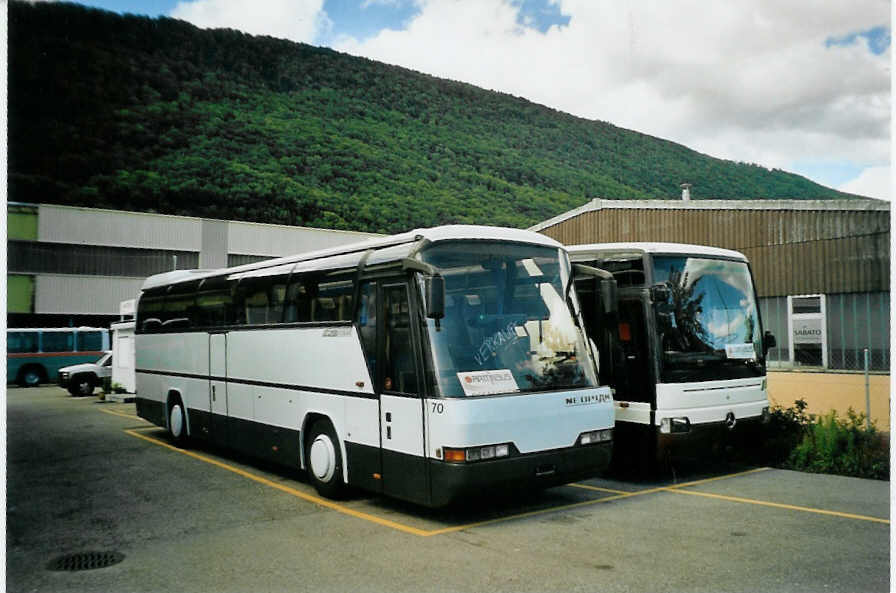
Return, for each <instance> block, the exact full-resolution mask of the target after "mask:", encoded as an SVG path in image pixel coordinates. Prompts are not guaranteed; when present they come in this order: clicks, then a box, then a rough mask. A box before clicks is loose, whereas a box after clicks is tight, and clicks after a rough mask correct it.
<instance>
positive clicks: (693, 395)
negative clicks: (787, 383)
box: [567, 243, 775, 471]
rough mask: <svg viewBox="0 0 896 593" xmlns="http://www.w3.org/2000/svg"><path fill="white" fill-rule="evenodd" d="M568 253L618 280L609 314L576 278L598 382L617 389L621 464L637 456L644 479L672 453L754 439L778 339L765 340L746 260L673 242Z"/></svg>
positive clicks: (597, 246)
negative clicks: (768, 361)
mask: <svg viewBox="0 0 896 593" xmlns="http://www.w3.org/2000/svg"><path fill="white" fill-rule="evenodd" d="M567 249H568V251H569V254H570V259H571V260H572V261H573V262H580V263H581V264H587V265H589V266H594V267H596V268H600V269H602V270H605V271H607V272H609V273H610V274H612V275H613V277H614V278H615V280H616V282H617V287H618V308H617V309H618V312H617V313H614V314H612V315H607V314H605V313H604V312H602V311H600V310H599V308H598V309H594V308H592V307H591V305H592V304H593V303H595V301H592V300H591V299H590V298H589V295H590V294H591V291H592V290H593V288H592V283H591V281H590V280H588V279H584V278H583V279H577V280H576V289H577V292H578V295H579V300H580V302H582V306H583V309H584V310H583V315H584V318H585V326H586V328H587V329H588V330H589V333H590V334H592V337H593V338H594V339H595V340H596V341H598V342H599V343H600V346H599V350H600V357H599V358H600V360H599V363H600V369H599V375H600V379H601V381H602V382H606V383H609V384H610V385H611V386H612V387H613V388H614V390H615V400H616V401H615V407H616V423H617V424H616V451H617V453H618V454H622V455H619V456H620V457H622V458H623V459H625V457H626V456H625V454H626V453H631V454H635V455H637V457H638V462H639V463H638V465H639V466H640V467H641V469H642V470H647V471H650V470H652V469H655V468H656V464H657V463H659V462H664V461H666V460H667V459H668V458H669V457H671V456H674V455H679V454H681V455H693V454H697V455H699V454H701V453H703V452H707V451H709V450H710V448H711V447H716V448H717V447H718V446H719V445H724V444H727V443H734V444H739V445H742V446H749V440H750V439H753V438H758V434H757V433H758V430H756V429H757V428H758V424H759V423H760V422H761V421H765V420H767V419H768V414H769V402H768V393H767V390H766V376H765V356H766V354H767V352H768V349H769V348H772V347H774V346H775V339H774V336H772V335H771V333H769V332H766V333H765V334H764V335H763V331H762V321H761V319H760V316H759V308H758V306H757V300H756V292H755V290H754V287H753V277H752V274H751V271H750V266H749V262H748V261H747V258H746V257H744V255H743V254H741V253H739V252H737V251H730V250H727V249H717V248H713V247H705V246H701V245H684V244H677V243H604V244H592V245H577V246H570V247H568V248H567ZM631 456H632V455H628V457H629V459H626V461H629V460H630V457H631Z"/></svg>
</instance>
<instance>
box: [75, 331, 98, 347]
mask: <svg viewBox="0 0 896 593" xmlns="http://www.w3.org/2000/svg"><path fill="white" fill-rule="evenodd" d="M102 349H103V334H102V333H101V332H78V339H77V348H76V350H78V351H79V352H83V351H87V352H96V351H99V350H102Z"/></svg>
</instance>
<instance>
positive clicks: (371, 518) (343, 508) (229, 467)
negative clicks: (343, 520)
mask: <svg viewBox="0 0 896 593" xmlns="http://www.w3.org/2000/svg"><path fill="white" fill-rule="evenodd" d="M125 432H126V433H128V434H129V435H131V436H134V437H137V438H138V439H143V440H145V441H149V442H150V443H153V444H155V445H160V446H162V447H165V448H167V449H171V450H172V451H177V452H178V453H183V454H184V455H187V456H189V457H193V458H194V459H198V460H200V461H204V462H206V463H210V464H212V465H214V466H216V467H220V468H221V469H226V470H227V471H230V472H233V473H235V474H237V475H240V476H243V477H244V478H249V479H250V480H253V481H255V482H258V483H259V484H264V485H265V486H270V487H271V488H276V489H277V490H280V491H281V492H286V493H287V494H292V495H293V496H296V497H298V498H301V499H303V500H307V501H308V502H313V503H315V504H319V505H321V506H324V507H327V508H330V509H333V510H334V511H338V512H340V513H344V514H346V515H351V516H352V517H357V518H359V519H364V520H366V521H371V522H372V523H377V524H379V525H383V526H385V527H391V528H392V529H397V530H399V531H403V532H405V533H410V534H413V535H420V536H427V535H432V533H430V532H428V531H424V530H423V529H417V528H416V527H411V526H409V525H403V524H401V523H396V522H395V521H390V520H388V519H383V518H381V517H377V516H376V515H371V514H368V513H363V512H361V511H356V510H354V509H350V508H348V507H346V506H344V505H341V504H339V503H336V502H333V501H331V500H327V499H325V498H320V497H317V496H314V495H312V494H307V493H305V492H302V491H300V490H296V489H295V488H290V487H289V486H286V485H284V484H278V483H277V482H274V481H272V480H268V479H267V478H263V477H261V476H259V475H256V474H253V473H250V472H247V471H245V470H242V469H239V468H237V467H234V466H232V465H228V464H226V463H222V462H221V461H218V460H216V459H212V458H211V457H206V456H205V455H200V454H199V453H194V452H193V451H186V450H184V449H178V448H177V447H175V446H173V445H169V444H168V443H166V442H164V441H160V440H158V439H154V438H152V437H149V436H146V435H144V434H140V433H138V432H136V431H134V430H125Z"/></svg>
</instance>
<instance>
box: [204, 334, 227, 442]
mask: <svg viewBox="0 0 896 593" xmlns="http://www.w3.org/2000/svg"><path fill="white" fill-rule="evenodd" d="M208 374H209V381H208V400H209V411H210V412H211V421H210V422H209V425H210V428H211V435H209V436H210V438H211V440H212V442H214V443H217V444H219V445H227V444H228V441H227V334H224V333H219V334H209V336H208Z"/></svg>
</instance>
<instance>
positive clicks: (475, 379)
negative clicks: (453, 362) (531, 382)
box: [457, 369, 520, 396]
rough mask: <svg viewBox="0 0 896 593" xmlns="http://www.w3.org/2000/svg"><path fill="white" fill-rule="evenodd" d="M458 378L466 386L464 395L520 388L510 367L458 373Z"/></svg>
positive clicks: (491, 393) (513, 390)
mask: <svg viewBox="0 0 896 593" xmlns="http://www.w3.org/2000/svg"><path fill="white" fill-rule="evenodd" d="M457 378H458V379H459V380H460V384H461V385H462V386H463V388H464V395H467V396H470V395H494V394H496V393H513V392H515V391H519V390H520V388H519V385H517V384H516V379H514V378H513V373H511V372H510V370H509V369H500V370H497V371H473V372H469V373H458V374H457Z"/></svg>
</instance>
